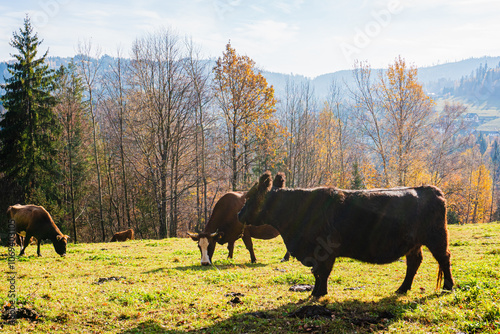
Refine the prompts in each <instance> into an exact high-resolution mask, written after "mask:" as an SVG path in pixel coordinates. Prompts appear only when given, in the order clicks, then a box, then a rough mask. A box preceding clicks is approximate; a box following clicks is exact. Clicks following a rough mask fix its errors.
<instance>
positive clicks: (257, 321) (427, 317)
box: [0, 223, 500, 333]
mask: <svg viewBox="0 0 500 334" xmlns="http://www.w3.org/2000/svg"><path fill="white" fill-rule="evenodd" d="M449 229H450V250H451V253H452V265H453V268H452V273H453V275H454V278H455V283H456V287H455V290H454V291H453V292H451V293H441V291H436V290H435V285H436V278H437V262H436V261H435V260H434V258H433V257H432V255H431V254H430V253H429V251H428V250H427V249H426V248H424V261H423V263H422V265H421V267H420V269H419V271H418V273H417V276H416V277H415V281H414V283H413V288H412V290H411V291H410V292H409V293H408V294H407V295H403V296H400V295H396V294H395V293H394V291H395V290H396V289H397V288H398V287H399V285H400V284H401V283H402V281H403V278H404V274H405V269H406V265H405V263H404V259H401V260H400V261H396V262H394V263H392V264H389V265H370V264H365V263H361V262H358V261H354V260H350V259H338V260H337V262H336V263H335V265H334V268H333V271H332V274H331V276H330V279H329V286H328V295H327V296H326V297H323V298H321V299H320V300H319V301H312V300H310V299H309V295H310V292H292V291H289V287H290V286H292V285H294V284H300V283H302V284H313V283H314V281H313V277H312V275H311V273H310V269H309V268H307V267H304V266H303V265H301V264H300V263H299V262H298V261H297V260H295V259H292V260H291V261H290V262H287V263H280V259H281V258H282V256H283V254H284V253H285V247H284V245H283V242H282V240H281V238H280V237H278V238H276V239H273V240H270V241H262V240H254V245H255V253H256V256H257V261H258V263H256V264H251V263H250V256H249V254H248V251H247V250H246V249H245V248H244V245H243V242H242V241H241V240H239V241H237V243H236V247H235V257H234V259H232V260H227V259H226V257H227V249H226V248H225V247H224V246H222V247H221V246H220V245H218V246H217V248H216V251H215V255H214V260H215V261H214V265H213V266H208V267H201V266H200V265H199V257H200V255H199V251H198V248H197V247H196V244H195V243H194V242H193V241H191V239H187V238H186V239H182V238H178V239H165V240H135V241H127V242H125V243H96V244H69V245H68V255H67V256H66V257H65V258H61V257H59V256H58V255H57V254H56V253H55V251H54V249H53V247H52V245H51V244H45V245H43V247H42V250H41V252H42V255H43V257H41V258H38V257H37V256H36V246H33V245H31V246H29V247H28V248H27V249H26V254H27V256H25V257H23V258H20V259H18V261H17V263H16V271H17V282H16V288H17V295H18V307H21V306H23V307H27V308H29V309H32V310H34V311H35V312H36V313H37V314H38V315H39V317H38V319H37V320H35V321H33V320H27V319H20V320H18V321H17V323H15V324H8V323H6V322H1V323H0V332H2V333H29V332H33V333H184V332H195V333H323V332H332V333H354V332H356V333H372V332H375V333H377V332H394V333H500V224H499V223H491V224H483V225H469V226H450V227H449ZM18 251H19V249H18V248H17V249H16V252H18ZM0 258H1V259H2V262H1V263H2V264H1V265H2V268H3V272H6V271H7V270H8V267H7V248H1V249H0ZM4 277H5V278H4V279H3V280H4V283H3V284H0V302H1V303H2V305H4V306H5V305H6V304H7V303H8V298H7V295H8V282H7V277H6V275H4ZM113 278H115V279H113ZM307 305H320V306H324V307H326V308H327V309H328V310H330V311H331V312H332V314H333V315H332V316H330V317H328V318H319V319H314V318H297V317H291V316H290V313H292V312H293V311H296V310H298V309H300V308H301V307H303V306H307Z"/></svg>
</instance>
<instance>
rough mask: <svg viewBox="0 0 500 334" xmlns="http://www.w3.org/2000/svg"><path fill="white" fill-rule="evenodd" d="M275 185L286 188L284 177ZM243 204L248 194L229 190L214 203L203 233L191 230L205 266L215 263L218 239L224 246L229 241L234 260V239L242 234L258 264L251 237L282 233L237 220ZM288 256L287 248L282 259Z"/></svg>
mask: <svg viewBox="0 0 500 334" xmlns="http://www.w3.org/2000/svg"><path fill="white" fill-rule="evenodd" d="M275 186H277V187H283V186H284V179H276V180H275ZM244 204H245V193H243V192H229V193H227V194H225V195H224V196H222V197H221V198H220V199H219V201H218V202H217V203H216V204H215V207H214V210H213V212H212V215H211V216H210V219H209V221H208V223H207V225H206V226H205V230H204V231H203V232H201V233H190V232H188V235H189V236H190V237H191V239H193V241H196V242H198V248H199V249H200V252H201V264H202V265H204V266H207V265H209V264H211V263H212V256H213V254H214V251H215V245H216V243H217V242H218V243H219V244H221V245H223V244H225V243H226V242H227V243H228V244H227V249H228V251H229V254H228V258H230V259H232V258H233V249H234V242H235V241H236V240H238V239H239V238H240V237H241V238H242V239H243V242H244V243H245V246H246V248H247V249H248V251H249V252H250V260H251V261H252V263H255V261H257V259H256V258H255V253H254V251H253V243H252V238H256V239H264V240H268V239H272V238H275V237H277V236H278V235H279V232H278V231H277V230H276V229H275V228H273V227H272V226H269V225H262V226H253V225H243V224H242V223H240V222H239V221H238V212H239V211H240V210H241V208H242V207H243V205H244ZM289 258H290V253H289V252H288V251H287V252H286V254H285V256H284V257H283V259H282V260H281V261H288V259H289Z"/></svg>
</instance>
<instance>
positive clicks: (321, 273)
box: [311, 257, 335, 298]
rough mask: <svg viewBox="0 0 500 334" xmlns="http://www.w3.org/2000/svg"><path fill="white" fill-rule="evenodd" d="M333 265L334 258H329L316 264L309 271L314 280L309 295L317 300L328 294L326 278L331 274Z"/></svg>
mask: <svg viewBox="0 0 500 334" xmlns="http://www.w3.org/2000/svg"><path fill="white" fill-rule="evenodd" d="M334 263H335V257H330V258H327V259H326V260H324V261H321V262H318V263H317V265H316V266H314V267H313V268H312V270H311V271H312V273H313V275H314V278H315V282H314V289H313V291H312V294H311V295H312V296H313V297H315V298H319V297H321V296H324V295H326V294H327V293H328V277H329V276H330V273H331V272H332V268H333V264H334Z"/></svg>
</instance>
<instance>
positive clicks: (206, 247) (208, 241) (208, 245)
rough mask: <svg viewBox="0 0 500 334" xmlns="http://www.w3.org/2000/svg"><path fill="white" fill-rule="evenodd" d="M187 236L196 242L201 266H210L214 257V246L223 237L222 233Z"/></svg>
mask: <svg viewBox="0 0 500 334" xmlns="http://www.w3.org/2000/svg"><path fill="white" fill-rule="evenodd" d="M188 235H189V236H190V237H191V239H193V241H196V242H198V248H199V249H200V253H201V265H202V266H208V265H209V264H212V256H213V255H214V251H215V245H216V243H217V241H218V240H220V238H222V236H223V235H224V233H223V232H219V231H216V232H214V233H207V232H201V233H190V232H188Z"/></svg>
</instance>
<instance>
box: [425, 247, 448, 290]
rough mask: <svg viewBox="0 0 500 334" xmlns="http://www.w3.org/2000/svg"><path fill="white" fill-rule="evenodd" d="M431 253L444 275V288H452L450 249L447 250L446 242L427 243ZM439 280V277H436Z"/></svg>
mask: <svg viewBox="0 0 500 334" xmlns="http://www.w3.org/2000/svg"><path fill="white" fill-rule="evenodd" d="M427 248H429V250H430V251H431V253H432V255H433V256H434V258H435V259H436V261H437V262H438V263H439V269H440V271H442V273H443V275H444V285H443V289H444V290H450V291H451V290H453V284H454V283H453V277H452V275H451V261H450V257H451V256H450V251H449V250H448V245H447V243H436V244H434V245H427ZM438 281H439V279H438Z"/></svg>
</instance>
